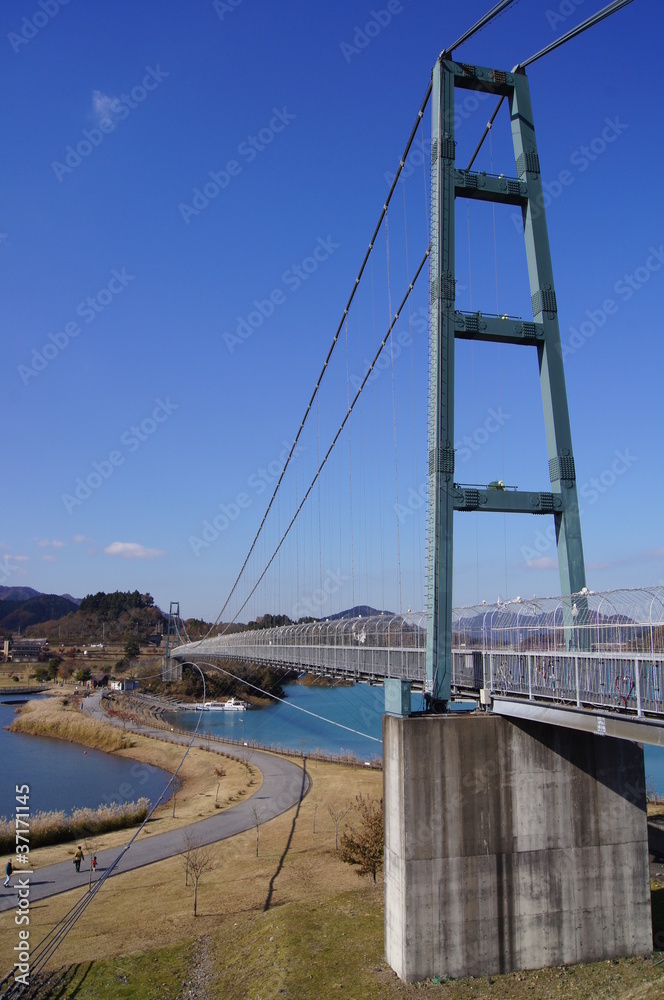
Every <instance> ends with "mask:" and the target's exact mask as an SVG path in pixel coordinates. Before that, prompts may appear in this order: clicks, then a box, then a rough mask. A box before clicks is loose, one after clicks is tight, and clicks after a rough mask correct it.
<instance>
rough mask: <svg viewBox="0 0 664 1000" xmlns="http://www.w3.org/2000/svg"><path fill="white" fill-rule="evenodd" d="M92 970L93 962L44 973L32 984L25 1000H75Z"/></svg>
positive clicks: (25, 994) (25, 995)
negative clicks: (47, 998)
mask: <svg viewBox="0 0 664 1000" xmlns="http://www.w3.org/2000/svg"><path fill="white" fill-rule="evenodd" d="M91 969H92V962H86V963H85V964H81V965H70V966H69V968H67V969H59V970H58V971H57V972H44V973H41V974H40V975H38V976H36V977H35V978H34V980H33V981H32V982H31V983H30V986H29V987H28V991H27V993H23V994H22V997H23V998H25V1000H45V998H46V997H49V998H50V1000H65V998H66V1000H74V998H75V997H77V996H78V995H79V993H80V990H81V988H82V987H83V984H84V983H85V980H86V979H87V978H88V975H89V974H90V970H91Z"/></svg>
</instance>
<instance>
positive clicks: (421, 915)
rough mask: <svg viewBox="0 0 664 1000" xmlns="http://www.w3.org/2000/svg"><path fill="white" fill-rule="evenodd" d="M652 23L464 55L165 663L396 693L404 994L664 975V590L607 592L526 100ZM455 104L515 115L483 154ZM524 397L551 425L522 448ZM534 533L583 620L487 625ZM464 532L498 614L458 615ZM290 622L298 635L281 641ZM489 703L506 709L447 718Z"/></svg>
mask: <svg viewBox="0 0 664 1000" xmlns="http://www.w3.org/2000/svg"><path fill="white" fill-rule="evenodd" d="M630 2H631V0H614V2H613V3H609V4H608V5H607V6H606V7H605V8H603V9H602V10H601V11H600V12H599V13H597V14H595V15H592V16H591V17H589V18H587V19H586V20H585V21H583V22H582V23H581V24H580V25H578V26H577V27H575V28H573V29H571V30H570V31H568V32H567V33H566V34H564V35H563V36H561V37H560V38H558V39H557V40H556V41H555V42H553V43H551V44H550V45H548V46H546V47H545V48H544V49H542V50H541V51H539V52H537V53H535V54H534V55H533V56H531V57H529V58H528V59H525V60H524V61H522V62H520V63H519V64H518V65H517V66H515V67H514V68H513V69H511V70H509V69H505V68H496V67H495V66H493V67H485V66H478V65H475V64H473V63H470V62H459V61H457V59H456V58H455V56H454V52H455V50H456V49H457V48H459V47H460V46H461V45H462V44H464V43H466V42H468V41H469V40H470V39H471V38H472V37H473V36H474V35H475V34H476V33H477V32H478V31H480V30H481V29H482V28H484V27H485V26H486V25H488V24H489V23H490V22H491V21H492V20H493V19H494V18H495V17H497V16H498V15H500V14H502V13H503V12H504V11H505V10H506V9H507V8H508V7H509V6H510V5H511V3H513V0H501V2H499V3H496V4H495V5H494V6H493V7H492V8H491V10H490V11H489V12H488V13H487V14H486V15H485V17H483V18H482V19H481V20H480V21H479V22H478V23H477V24H476V25H474V26H473V27H472V28H471V29H469V31H467V32H466V33H464V35H462V36H461V38H459V39H458V40H457V41H456V42H455V43H454V45H452V46H450V47H449V48H447V49H445V50H444V51H443V52H442V54H441V56H440V58H439V59H438V61H437V63H436V65H435V67H434V69H433V73H432V76H431V82H430V83H429V85H428V87H427V88H426V92H425V95H424V98H423V100H422V103H421V105H420V107H419V109H418V111H417V114H416V117H415V121H414V124H413V127H412V129H411V132H410V135H409V137H408V140H407V143H406V146H405V148H404V151H403V154H402V156H401V158H400V161H399V165H398V168H397V171H396V174H395V175H394V177H393V178H392V180H391V182H390V186H389V191H388V194H387V196H386V197H385V198H384V199H383V198H382V196H381V199H380V200H381V201H382V202H383V206H382V209H381V211H380V212H379V217H378V221H377V223H376V226H375V229H374V231H373V233H372V235H371V237H370V240H369V244H368V248H367V250H366V253H365V255H364V258H363V260H362V263H361V266H360V269H359V271H358V273H357V275H356V277H355V279H354V281H353V282H352V285H351V291H350V294H349V296H348V299H347V301H346V303H345V306H344V308H343V310H342V313H341V317H340V319H339V321H338V324H337V325H336V327H335V328H334V334H333V337H332V341H331V343H330V346H329V349H328V351H327V353H326V355H325V358H324V362H323V365H322V368H320V370H319V371H318V373H317V374H316V375H314V376H313V383H314V385H313V389H312V391H311V393H310V396H309V398H308V401H307V403H306V406H305V408H304V412H303V414H302V417H301V420H300V423H299V427H298V430H297V433H296V435H295V437H294V439H293V441H292V444H291V445H290V446H289V448H288V449H287V454H286V456H285V457H282V455H281V449H280V455H279V458H278V459H277V458H276V456H275V459H274V460H273V462H268V463H266V466H265V468H264V469H263V468H261V469H259V470H256V471H255V472H252V473H251V474H250V475H249V476H248V478H247V486H246V489H243V490H241V491H239V492H238V493H237V494H236V496H235V497H234V498H233V499H232V500H231V501H229V502H227V503H224V504H221V505H220V512H219V513H218V514H216V515H215V516H214V517H212V518H210V519H209V520H206V521H205V522H204V523H203V525H202V527H201V529H200V531H199V532H198V534H196V535H192V536H190V538H189V543H190V545H191V547H192V550H193V551H194V552H195V553H197V554H198V553H199V552H200V551H202V550H203V549H205V548H207V547H209V546H210V545H211V544H213V543H214V541H215V540H216V539H218V538H219V537H220V535H221V533H222V532H224V531H226V529H227V528H229V526H230V525H231V524H233V523H234V522H235V521H236V520H237V519H238V518H239V515H240V513H241V511H242V510H245V509H247V508H248V507H250V506H251V503H252V499H253V495H252V491H253V494H255V495H256V496H262V495H263V494H264V493H266V494H267V493H269V489H270V487H271V486H272V484H273V483H274V484H275V485H274V489H273V490H272V493H271V495H270V496H269V500H268V502H267V505H266V507H265V510H264V514H263V516H262V519H261V521H260V524H259V526H258V529H257V531H256V533H255V535H254V537H253V540H252V541H251V544H250V545H249V547H248V551H247V552H246V556H245V557H244V559H243V561H242V563H241V566H240V569H239V572H238V574H237V576H236V577H235V580H234V582H233V584H232V586H231V588H230V592H229V595H228V597H227V599H226V601H225V602H224V605H223V607H222V608H221V610H220V612H219V615H218V616H217V619H216V621H215V622H214V623H213V625H212V626H211V628H210V629H209V630H208V633H207V635H205V637H204V638H203V639H201V640H199V641H197V642H193V643H192V642H188V641H185V642H183V643H181V644H179V645H177V646H175V647H174V648H169V649H168V655H167V656H166V657H165V659H164V665H163V673H162V676H163V678H164V679H166V680H177V679H179V678H180V677H181V671H182V668H183V665H184V664H187V663H196V662H197V661H198V662H201V663H202V662H210V661H214V662H218V663H221V662H225V661H233V660H239V661H245V662H250V663H258V664H269V665H271V666H277V667H283V668H285V669H296V670H303V671H310V672H313V673H322V674H325V675H330V676H333V677H339V678H345V679H351V680H354V681H366V682H369V683H384V684H385V692H386V714H385V716H384V722H383V758H384V782H385V783H384V819H385V886H386V896H385V947H386V956H387V959H388V961H389V963H390V964H391V965H392V967H393V968H394V969H395V970H396V972H397V973H398V974H399V976H401V978H402V979H404V980H407V981H413V980H416V979H423V978H425V977H429V976H432V975H434V974H438V975H440V974H443V975H449V976H452V977H458V976H467V975H486V974H491V973H495V972H504V971H508V970H514V969H519V968H535V967H538V966H543V965H557V964H563V963H565V964H568V963H574V962H579V961H597V960H599V959H604V958H611V957H615V956H617V955H625V954H630V955H631V954H646V953H648V952H649V951H651V950H652V934H651V924H650V889H649V878H648V853H647V836H646V823H645V788H644V787H643V786H644V772H643V750H642V747H641V746H640V745H639V744H641V743H644V742H650V743H660V742H664V737H663V736H662V733H664V693H663V683H662V682H663V677H662V672H663V670H664V589H663V588H661V587H658V588H649V589H642V590H637V591H620V592H613V593H593V592H592V591H591V590H590V589H589V588H588V586H587V581H586V573H585V562H584V554H583V546H582V540H581V522H580V515H579V503H578V496H577V475H576V467H575V460H574V452H573V447H572V434H571V428H570V420H569V414H568V406H567V391H566V386H565V375H564V370H563V363H562V355H563V352H562V349H561V339H560V329H559V319H558V310H559V304H558V301H557V298H556V292H555V285H554V277H553V265H552V260H551V253H550V248H549V239H548V232H547V226H546V212H545V204H546V199H545V197H544V190H543V182H542V168H541V166H540V159H539V153H538V146H537V141H536V135H535V124H534V123H535V115H534V113H533V108H532V106H531V98H530V90H529V84H528V79H527V75H526V69H527V68H528V67H529V66H530V65H531V64H533V63H534V62H535V61H537V60H539V59H541V58H542V57H544V56H546V55H547V54H548V53H549V52H552V51H553V50H554V49H556V48H559V47H560V46H561V45H565V44H567V43H568V42H570V41H572V39H574V38H576V37H577V36H578V35H580V34H581V33H583V32H585V31H586V30H588V29H589V28H592V27H593V26H594V25H595V24H597V23H599V21H601V20H603V19H604V18H606V17H608V16H610V15H612V14H614V13H616V12H617V11H619V10H620V9H621V8H623V7H625V6H627V5H628V3H630ZM458 90H462V91H464V92H465V93H467V94H468V95H469V100H473V101H475V102H476V106H478V107H479V105H480V102H481V101H484V100H488V101H489V102H491V101H493V100H495V101H496V105H495V108H494V109H493V111H492V113H491V115H490V117H489V119H488V122H487V125H486V128H485V129H484V132H483V134H482V135H481V136H480V138H479V141H478V142H477V144H476V145H474V143H473V142H472V141H471V140H470V136H469V134H468V131H469V130H468V129H467V128H464V130H463V132H461V130H460V123H459V122H458V120H457V118H458V116H457V114H456V111H455V107H456V106H455V92H456V91H458ZM429 105H430V106H431V107H430V116H429V117H428V118H427V116H426V114H425V112H426V111H427V108H428V106H429ZM501 126H503V132H502V133H501V132H500V128H501ZM469 143H470V144H469ZM458 204H463V205H464V206H465V211H466V214H465V220H462V221H465V225H463V224H461V225H460V224H458V219H461V218H462V212H461V210H460V209H459V208H458ZM497 208H498V212H497V211H496V209H497ZM507 210H509V211H511V212H513V213H514V212H516V213H517V222H518V226H516V227H515V226H514V225H513V224H512V220H511V218H509V217H507V214H506V212H507ZM517 230H518V232H517ZM478 232H479V233H481V235H480V236H479V237H478V235H477V234H478ZM413 248H415V249H413ZM499 248H500V249H499ZM506 262H507V263H506ZM304 265H306V261H305V262H304ZM304 265H303V266H304ZM494 294H495V303H494V301H493V297H494ZM478 305H479V306H480V308H478ZM318 325H320V323H319V321H317V326H318ZM427 329H428V336H425V334H426V331H427ZM480 348H481V349H482V351H483V352H484V354H483V357H482V359H481V358H480ZM476 349H477V351H476ZM534 359H536V362H535V363H536V370H537V373H538V379H534V378H532V375H533V372H534V371H535V363H533V361H534ZM538 383H539V384H538ZM508 388H511V389H512V390H513V394H514V395H516V397H517V399H516V401H514V400H513V403H514V406H515V407H516V408H517V409H518V408H519V407H523V408H524V411H525V409H527V408H528V406H530V405H533V406H534V405H535V404H536V403H537V404H538V406H539V416H538V417H535V416H532V417H525V416H524V417H523V419H520V420H516V419H515V420H514V422H513V424H512V428H513V433H512V434H511V435H510V433H509V432H510V427H509V426H506V420H507V419H508V416H509V417H510V419H512V418H511V415H509V414H508V411H507V410H506V408H505V399H504V398H503V391H504V390H505V391H506V390H507V389H508ZM459 389H460V391H459ZM294 391H295V390H294V388H291V387H289V392H294ZM480 400H481V403H480ZM478 411H479V412H478ZM276 419H278V415H277V417H275V420H276ZM464 420H465V421H466V423H465V424H464V423H463V421H464ZM455 421H456V424H455ZM517 423H518V424H519V431H518V432H517V430H516V427H517ZM531 424H532V428H533V430H532V433H531V430H530V428H531ZM457 425H460V426H462V427H463V426H465V427H470V428H471V433H470V434H467V435H465V436H464V435H463V431H462V433H461V436H459V435H458V434H456V433H455V427H456V426H457ZM425 428H426V429H427V433H426V434H425V433H424V430H425ZM524 428H527V429H528V433H527V434H526V432H525V430H524ZM524 434H525V436H526V439H527V446H524ZM538 448H539V449H540V451H541V461H540V462H539V464H537V462H536V459H535V455H536V454H537V450H538ZM542 468H543V469H544V470H545V473H546V474H547V478H548V481H547V482H543V481H542V476H541V475H540V473H541V470H542ZM392 470H393V472H392ZM496 470H497V472H496ZM534 470H537V471H536V472H535V471H534ZM508 473H509V476H508ZM512 475H514V476H518V477H519V478H521V477H522V476H523V477H524V478H525V479H529V477H530V476H531V475H534V476H535V478H536V479H538V481H536V482H534V483H533V484H532V486H533V488H531V489H523V488H518V489H517V488H516V487H514V486H511V485H506V483H508V482H509V480H510V479H511V477H512ZM538 477H539V478H538ZM464 480H471V482H464ZM487 514H492V515H493V519H492V518H487V517H486V515H487ZM515 514H522V515H526V514H528V515H530V519H532V517H533V516H535V517H538V518H540V519H541V518H550V519H552V524H553V528H554V531H553V536H552V543H551V544H552V551H553V552H554V554H555V555H556V557H557V565H558V571H559V575H560V591H561V594H562V595H563V596H562V597H560V598H550V599H537V598H534V599H532V600H525V599H524V600H522V599H521V598H515V599H513V600H508V599H507V598H504V599H502V600H500V601H499V602H496V603H494V604H486V603H483V602H480V600H479V591H480V586H481V584H480V577H481V568H480V564H481V560H480V553H482V556H485V555H487V556H489V557H491V558H495V556H496V553H497V552H498V551H499V550H501V549H502V550H503V552H504V557H505V558H504V561H505V594H507V593H509V591H510V585H509V579H508V573H509V567H508V559H507V553H508V548H509V549H513V548H515V547H516V548H517V549H518V548H519V545H520V543H521V542H523V541H524V540H525V541H527V540H528V539H529V537H531V536H530V535H529V534H528V530H529V529H525V534H523V533H522V534H516V533H515V534H512V530H513V529H512V528H511V527H510V529H509V531H508V527H507V522H508V521H510V522H512V521H515V520H517V519H515V518H513V517H512V515H515ZM461 517H463V518H465V519H467V520H466V523H465V524H464V525H463V526H461V522H460V520H459V519H460V518H461ZM455 518H456V520H455ZM530 519H526V520H530ZM489 523H490V524H491V525H492V526H493V531H491V529H490V528H487V531H486V532H485V527H484V526H485V524H486V525H489ZM496 527H497V528H498V530H496ZM501 527H502V532H501V531H500V528H501ZM514 531H515V532H516V531H517V529H514ZM455 533H456V534H457V548H456V551H457V557H458V554H459V552H467V551H472V550H473V549H474V551H475V555H476V559H475V561H476V578H477V590H478V600H477V603H476V604H475V605H473V606H470V607H464V608H456V609H454V608H453V605H452V591H453V563H454V552H455V544H454V541H455ZM229 534H230V533H229ZM501 534H502V537H500V536H501ZM224 537H229V536H224ZM508 537H509V546H508ZM459 540H461V545H459ZM521 547H523V546H521ZM376 605H377V606H378V609H379V610H378V611H377V610H376ZM344 607H346V608H351V609H356V611H357V613H355V614H350V615H345V616H343V617H338V611H335V608H336V609H339V610H340V609H343V608H344ZM388 607H395V608H398V611H395V612H387V611H386V610H384V609H386V608H388ZM412 607H424V608H425V610H424V611H423V612H422V613H413V612H412V611H411V610H410V609H411V608H412ZM359 608H361V609H362V610H361V611H359V610H357V609H359ZM268 609H269V611H270V613H272V614H276V615H277V616H283V617H284V618H285V619H287V621H288V622H289V623H288V624H284V625H282V626H280V627H274V628H263V627H261V625H262V624H264V621H263V620H262V617H263V616H264V615H265V614H267V613H268ZM381 609H382V610H381ZM172 617H174V620H175V621H178V622H179V608H178V609H177V612H176V614H175V615H174V616H172ZM252 618H253V627H251V628H246V627H243V626H242V625H241V624H240V623H241V622H243V621H244V622H245V623H246V622H247V621H251V620H252ZM184 638H185V639H186V636H184ZM413 686H415V687H417V688H420V689H421V690H422V691H423V693H424V697H425V706H426V711H425V712H423V713H417V714H414V713H411V711H410V691H411V687H413ZM469 696H470V697H472V698H474V699H476V700H477V703H478V705H479V706H480V707H481V708H482V709H484V711H480V712H474V713H472V714H469V715H468V716H467V717H461V716H460V715H459V714H457V713H451V712H448V711H447V710H448V708H449V705H450V702H451V701H452V700H453V699H454V698H458V697H469ZM614 737H618V738H614ZM7 995H11V996H18V995H20V987H17V988H16V989H12V990H10V992H9V993H8V994H7Z"/></svg>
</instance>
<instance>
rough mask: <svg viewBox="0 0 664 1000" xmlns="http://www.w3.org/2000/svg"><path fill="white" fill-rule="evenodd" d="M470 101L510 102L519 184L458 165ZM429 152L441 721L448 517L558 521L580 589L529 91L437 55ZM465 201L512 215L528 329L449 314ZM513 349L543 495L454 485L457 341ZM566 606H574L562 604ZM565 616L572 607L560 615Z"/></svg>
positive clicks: (432, 678) (431, 540)
mask: <svg viewBox="0 0 664 1000" xmlns="http://www.w3.org/2000/svg"><path fill="white" fill-rule="evenodd" d="M455 87H460V88H462V89H464V90H477V91H483V92H485V93H489V94H495V95H497V96H499V97H504V98H506V99H507V100H508V102H509V110H510V117H511V122H512V139H513V143H514V158H515V165H516V176H515V177H514V178H507V177H504V176H503V175H501V176H499V177H496V176H492V175H489V174H486V173H477V172H473V171H471V170H463V169H458V168H457V167H456V165H455V147H456V142H455V139H454V91H455ZM431 135H432V150H431V263H430V277H431V311H430V335H429V354H430V365H429V368H430V375H429V484H428V485H429V490H428V525H427V528H428V539H427V545H428V549H427V656H426V683H425V695H426V700H427V707H428V708H429V710H432V711H434V712H436V711H444V709H445V706H446V703H447V702H448V701H449V699H450V681H451V675H452V565H453V518H454V511H457V510H458V511H490V512H500V513H520V514H548V515H550V516H551V515H552V516H553V519H554V522H555V530H556V539H557V549H558V565H559V569H560V587H561V593H562V594H563V595H571V594H578V593H579V592H580V591H581V590H583V588H584V587H585V585H586V579H585V568H584V561H583V547H582V544H581V526H580V522H579V504H578V499H577V490H576V474H575V469H574V455H573V451H572V436H571V431H570V421H569V411H568V407H567V391H566V388H565V374H564V371H563V363H562V351H561V346H560V330H559V326H558V309H557V303H556V294H555V290H554V283H553V269H552V266H551V253H550V249H549V237H548V232H547V226H546V217H545V213H544V208H543V206H544V199H543V191H542V178H541V174H540V162H539V157H538V154H537V142H536V139H535V128H534V125H533V113H532V108H531V103H530V90H529V87H528V80H527V78H526V75H525V72H524V71H523V70H518V69H517V70H514V71H513V72H511V73H507V72H503V71H502V70H495V69H485V68H483V67H480V66H471V65H467V64H463V63H457V62H454V61H452V59H451V58H449V56H448V55H447V54H446V53H443V55H442V56H441V58H440V59H439V60H438V63H437V64H436V66H435V68H434V71H433V85H432V131H431ZM457 198H474V199H478V200H480V201H490V202H496V203H498V204H501V205H517V206H519V207H520V208H521V211H522V213H523V231H524V238H525V244H526V255H527V261H528V275H529V279H530V294H531V299H532V311H533V318H532V321H531V320H525V321H524V320H521V319H517V320H515V319H512V318H507V317H502V316H500V317H496V316H491V315H486V314H484V313H481V312H471V313H467V312H460V311H458V310H456V309H455V285H456V279H455V271H454V234H455V201H456V199H457ZM457 337H458V338H459V339H462V340H477V341H487V342H491V343H503V344H522V345H524V346H528V347H534V348H536V349H537V360H538V363H539V372H540V384H541V390H542V403H543V407H544V421H545V428H546V440H547V450H548V457H549V476H550V480H551V490H550V492H546V493H543V492H527V491H521V490H519V491H518V492H513V491H508V490H504V489H489V488H486V487H482V486H476V487H471V488H468V487H465V488H462V487H460V486H458V485H457V484H456V483H455V482H454V341H455V338H457ZM570 604H571V602H570ZM567 613H568V614H569V616H570V624H571V616H572V615H573V613H574V609H573V607H571V606H570V607H569V608H568V609H567Z"/></svg>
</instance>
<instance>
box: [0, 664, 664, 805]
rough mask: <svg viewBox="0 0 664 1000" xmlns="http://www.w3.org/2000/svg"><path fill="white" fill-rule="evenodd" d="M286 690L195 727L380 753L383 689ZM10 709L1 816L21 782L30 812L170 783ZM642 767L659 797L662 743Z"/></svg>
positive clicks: (663, 773) (0, 713) (299, 746)
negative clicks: (29, 722)
mask: <svg viewBox="0 0 664 1000" xmlns="http://www.w3.org/2000/svg"><path fill="white" fill-rule="evenodd" d="M285 691H286V694H287V697H286V700H285V702H277V703H275V704H273V705H270V706H268V707H266V708H261V709H251V710H250V711H248V712H206V713H205V715H204V716H203V719H202V720H201V725H200V729H199V731H200V732H211V733H212V734H213V735H215V736H227V737H230V738H231V739H236V740H241V741H242V742H244V741H245V740H246V741H247V742H252V741H255V742H257V743H262V744H266V745H278V746H280V747H282V748H283V749H291V750H296V751H298V752H301V751H302V750H304V751H305V752H307V753H311V752H313V751H316V750H320V751H322V752H324V753H335V754H341V753H346V754H351V755H353V756H354V757H357V758H358V759H360V760H364V761H371V760H373V759H374V758H380V757H381V756H382V744H381V742H380V739H381V730H382V713H383V689H382V687H370V686H369V685H367V684H357V685H354V686H353V687H317V686H312V687H309V686H306V685H304V684H289V685H286V687H285ZM420 707H421V696H419V695H417V694H415V693H414V694H413V709H414V710H417V709H419V708H420ZM15 708H16V705H6V704H0V815H4V816H9V815H11V814H12V813H13V806H14V786H15V784H23V783H24V782H25V783H26V784H29V785H30V788H31V794H30V804H31V807H32V809H33V811H35V812H36V811H38V810H42V811H45V812H47V811H49V810H53V809H64V810H65V811H70V810H71V809H73V808H75V807H77V806H91V807H96V806H98V805H100V804H101V803H103V802H112V801H116V802H117V801H130V800H132V799H137V798H139V797H140V796H142V795H145V796H147V797H148V798H149V799H151V800H154V798H155V797H156V796H157V795H159V794H160V793H161V791H162V789H163V788H164V786H165V784H166V782H167V781H168V777H169V776H168V775H167V774H166V773H165V772H164V771H161V770H160V769H159V768H155V767H148V766H147V765H145V764H139V763H137V762H133V761H130V760H126V759H124V758H120V757H116V756H114V755H113V754H107V753H102V752H101V751H98V750H87V752H86V753H84V752H83V748H82V747H80V746H79V745H78V744H76V743H66V742H64V741H63V740H53V739H48V738H47V737H42V736H27V735H24V734H23V733H10V732H8V731H7V730H6V729H5V728H4V727H5V726H8V725H9V724H10V723H11V722H12V720H13V718H14V710H15ZM303 709H304V710H305V711H302V710H303ZM308 713H311V714H308ZM165 718H166V719H167V720H170V724H171V725H178V726H182V727H184V728H185V729H189V730H193V729H194V728H195V726H196V723H197V721H198V713H197V712H187V711H185V712H177V713H171V714H169V715H167V716H165ZM325 719H329V720H331V722H332V723H336V725H334V724H331V723H330V722H327V721H324V720H325ZM341 727H346V728H341ZM352 730H356V731H357V732H352ZM645 772H646V787H647V788H648V789H652V790H654V791H655V792H657V794H659V795H664V748H661V747H651V746H647V747H646V748H645Z"/></svg>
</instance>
